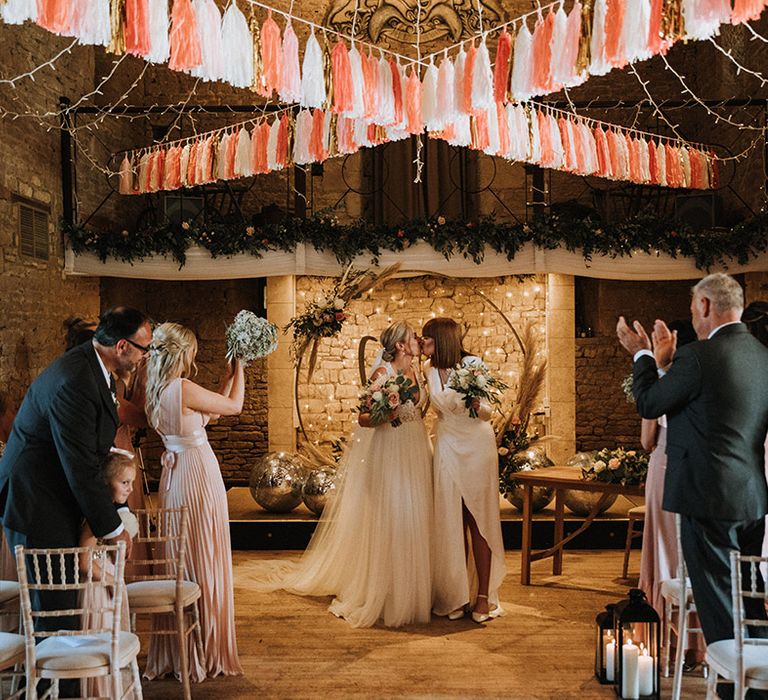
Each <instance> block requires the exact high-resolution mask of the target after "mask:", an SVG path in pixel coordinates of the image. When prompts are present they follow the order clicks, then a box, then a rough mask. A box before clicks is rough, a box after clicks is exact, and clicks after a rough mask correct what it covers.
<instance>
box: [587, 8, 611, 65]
mask: <svg viewBox="0 0 768 700" xmlns="http://www.w3.org/2000/svg"><path fill="white" fill-rule="evenodd" d="M607 1H608V0H595V6H594V10H593V12H592V37H591V38H590V44H589V53H590V56H591V61H590V64H589V74H590V75H605V74H606V73H608V72H609V71H610V70H611V66H610V63H609V62H608V61H607V60H606V51H605V40H606V37H605V34H606V13H607V5H606V3H607Z"/></svg>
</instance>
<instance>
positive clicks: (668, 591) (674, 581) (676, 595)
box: [660, 578, 693, 602]
mask: <svg viewBox="0 0 768 700" xmlns="http://www.w3.org/2000/svg"><path fill="white" fill-rule="evenodd" d="M660 590H661V595H662V596H663V597H664V598H673V599H675V600H680V593H682V590H683V586H682V582H681V581H680V579H679V578H668V579H667V580H666V581H662V582H661V589H660ZM686 594H687V595H686V599H687V600H688V601H689V602H690V600H691V599H692V598H693V591H692V590H691V582H690V580H689V581H688V583H687V585H686Z"/></svg>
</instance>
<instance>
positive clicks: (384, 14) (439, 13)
mask: <svg viewBox="0 0 768 700" xmlns="http://www.w3.org/2000/svg"><path fill="white" fill-rule="evenodd" d="M355 7H357V17H356V18H355ZM482 12H483V23H484V24H487V25H488V26H490V25H493V24H498V23H500V22H503V21H504V20H505V19H506V12H505V11H504V9H503V8H502V7H501V5H500V4H499V3H498V2H497V1H496V0H483V1H482ZM417 19H418V20H420V22H419V24H420V27H419V35H420V41H421V43H423V44H431V43H433V42H437V41H441V40H450V41H454V42H455V41H460V40H461V39H462V38H470V37H473V36H476V35H477V34H478V32H479V31H480V21H479V16H478V13H477V3H476V2H469V1H468V0H458V1H457V2H440V1H439V0H423V1H422V0H362V2H360V1H358V2H356V0H334V1H333V2H332V3H331V6H330V8H329V9H328V13H327V14H326V16H325V19H324V21H323V24H325V25H326V26H328V27H330V28H332V29H334V30H336V31H338V32H341V33H343V34H347V35H349V34H350V33H351V32H352V24H353V22H354V24H355V38H356V39H360V40H361V41H366V42H371V43H379V42H381V43H383V44H386V45H388V46H389V47H391V48H393V49H395V48H401V47H402V46H408V47H412V46H413V45H414V44H415V43H416V37H417V29H416V24H417Z"/></svg>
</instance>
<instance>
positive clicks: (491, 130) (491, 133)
mask: <svg viewBox="0 0 768 700" xmlns="http://www.w3.org/2000/svg"><path fill="white" fill-rule="evenodd" d="M491 94H493V93H491ZM496 110H497V107H496V102H494V101H493V100H491V106H490V107H489V108H488V145H487V146H486V147H485V148H484V149H483V153H487V154H488V155H489V156H495V155H498V154H499V149H500V148H501V143H500V141H499V115H498V112H497V111H496Z"/></svg>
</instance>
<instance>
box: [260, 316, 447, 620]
mask: <svg viewBox="0 0 768 700" xmlns="http://www.w3.org/2000/svg"><path fill="white" fill-rule="evenodd" d="M381 344H382V354H381V361H380V363H378V364H377V366H375V367H374V371H373V373H372V374H371V379H377V378H379V377H380V376H382V375H385V374H386V375H388V376H396V375H397V373H398V372H401V373H402V374H403V375H405V376H406V377H407V378H408V379H410V380H411V382H413V384H415V385H416V386H417V387H418V394H417V396H416V397H415V398H414V400H413V401H408V402H406V403H403V404H401V405H400V406H399V407H398V408H397V409H395V411H394V412H393V413H392V415H391V416H390V418H391V419H392V420H394V419H395V418H399V419H400V421H401V423H400V425H398V426H397V427H395V426H393V425H392V424H391V422H390V420H387V421H385V422H383V423H381V424H378V425H373V424H372V423H371V416H370V414H368V413H361V414H360V416H359V418H358V422H359V427H358V428H356V429H355V430H354V431H353V433H352V436H351V439H350V440H349V447H348V448H347V451H346V452H345V454H344V457H343V458H342V461H341V463H340V467H339V477H338V481H337V487H336V494H335V495H334V496H333V497H332V498H331V499H329V501H328V503H327V505H326V507H325V509H324V510H323V514H322V517H321V519H320V522H319V523H318V526H317V529H316V530H315V534H314V535H313V536H312V540H311V542H310V543H309V546H308V547H307V550H306V551H305V552H304V554H303V556H302V557H301V559H300V560H299V561H298V562H262V564H261V566H260V569H259V572H258V573H257V574H256V575H255V576H254V577H253V586H254V588H255V589H256V590H260V591H274V590H278V589H285V590H287V591H290V592H291V593H295V594H297V595H310V596H325V595H331V596H334V599H333V600H332V602H331V605H330V608H329V610H330V611H331V612H332V613H333V614H334V615H336V616H338V617H341V618H344V619H345V620H346V621H347V622H348V623H349V624H350V625H352V626H353V627H370V626H372V625H374V624H376V623H377V622H379V621H381V622H382V623H383V624H384V625H385V626H387V627H399V626H401V625H407V624H413V623H426V622H429V621H430V618H431V609H432V581H431V577H430V538H431V532H432V474H431V472H432V451H431V448H430V444H429V437H428V436H427V431H426V429H425V427H424V422H423V420H422V415H421V407H422V406H423V405H424V403H425V398H426V397H425V392H424V390H423V387H422V386H421V381H420V379H419V373H418V369H416V368H414V366H413V360H414V359H415V358H418V357H419V356H420V348H419V343H418V339H417V338H416V335H415V333H414V331H413V329H412V328H411V327H410V326H409V325H408V324H407V323H405V322H402V321H401V322H398V323H394V324H392V325H391V326H389V328H387V329H386V330H385V331H384V332H383V333H382V334H381Z"/></svg>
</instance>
